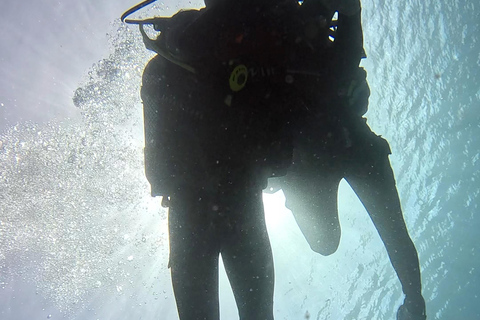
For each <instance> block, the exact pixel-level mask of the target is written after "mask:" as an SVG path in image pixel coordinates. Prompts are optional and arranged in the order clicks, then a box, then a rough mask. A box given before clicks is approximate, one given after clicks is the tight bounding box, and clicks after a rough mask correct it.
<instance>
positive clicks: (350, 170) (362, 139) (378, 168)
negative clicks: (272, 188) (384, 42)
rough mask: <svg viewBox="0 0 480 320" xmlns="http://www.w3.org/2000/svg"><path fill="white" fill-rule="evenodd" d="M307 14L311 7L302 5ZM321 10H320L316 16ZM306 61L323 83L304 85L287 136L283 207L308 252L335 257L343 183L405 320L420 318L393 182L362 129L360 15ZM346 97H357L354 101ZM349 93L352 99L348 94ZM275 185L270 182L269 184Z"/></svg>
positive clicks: (383, 156)
mask: <svg viewBox="0 0 480 320" xmlns="http://www.w3.org/2000/svg"><path fill="white" fill-rule="evenodd" d="M307 5H308V6H309V8H308V11H309V12H311V11H312V9H313V10H315V9H314V8H315V6H317V5H318V2H315V1H311V0H310V1H305V2H304V6H307ZM318 9H321V8H318ZM325 51H326V53H325V52H324V53H322V54H319V55H318V56H317V58H312V59H311V60H307V61H312V60H313V61H316V59H320V61H318V62H314V63H313V64H312V65H313V66H315V65H320V66H322V59H324V58H325V57H326V58H327V59H329V61H330V62H331V64H330V65H328V66H325V69H326V71H325V72H326V74H327V75H326V76H324V77H323V78H322V77H316V76H312V77H311V79H310V80H311V81H310V82H309V81H308V80H304V83H305V89H304V90H305V91H306V92H308V94H307V95H308V97H309V100H307V102H306V105H307V106H308V110H307V111H306V112H303V113H302V114H301V116H300V119H299V120H297V122H298V123H299V125H298V127H297V130H296V131H295V134H294V159H293V164H292V166H291V167H290V168H289V170H288V174H287V176H286V177H285V178H280V179H279V180H280V183H281V188H282V189H283V191H284V193H285V196H286V206H287V207H288V208H289V209H291V210H292V213H293V215H294V217H295V219H296V221H297V223H298V225H299V227H300V229H301V230H302V232H303V234H304V236H305V238H306V239H307V241H308V243H309V245H310V246H311V248H312V249H313V250H314V251H316V252H318V253H320V254H323V255H329V254H332V253H334V252H335V251H336V250H337V247H338V245H339V241H340V235H341V230H340V224H339V220H338V207H337V192H338V185H339V183H340V181H341V179H343V178H345V179H346V180H347V182H348V183H349V184H350V186H351V187H352V188H353V190H354V191H355V193H356V194H357V196H358V197H359V198H360V200H361V202H362V203H363V205H364V206H365V208H366V210H367V212H368V214H369V215H370V218H371V219H372V221H373V223H374V225H375V227H376V229H377V231H378V233H379V235H380V237H381V239H382V241H383V243H384V244H385V247H386V249H387V252H388V255H389V257H390V260H391V262H392V265H393V267H394V269H395V271H396V272H397V274H398V277H399V280H400V282H401V284H402V289H403V292H404V293H405V295H406V302H407V303H409V304H410V305H409V306H408V307H409V308H410V309H411V310H412V312H414V313H415V314H422V312H423V313H424V310H425V303H424V301H423V298H422V296H421V280H420V268H419V261H418V256H417V251H416V249H415V246H414V244H413V242H412V240H411V238H410V236H409V234H408V232H407V228H406V225H405V221H404V218H403V214H402V209H401V205H400V200H399V197H398V193H397V189H396V183H395V179H394V174H393V171H392V168H391V165H390V162H389V160H388V155H389V154H390V153H391V151H390V147H389V145H388V142H387V141H386V140H385V139H383V138H382V137H380V136H378V135H376V134H375V133H374V132H372V131H371V129H370V128H369V127H368V125H367V123H366V119H365V118H363V117H362V116H363V114H364V113H365V112H366V110H367V106H368V96H369V94H370V90H369V88H368V85H367V82H366V73H365V71H364V70H363V69H361V68H359V67H358V64H359V61H360V59H361V58H362V55H363V36H362V28H361V17H360V13H358V14H357V15H355V16H352V17H347V16H344V15H341V14H340V15H339V18H338V29H337V32H336V35H335V41H334V43H333V45H332V46H331V47H329V48H327V49H326V50H325ZM352 89H355V90H359V94H358V95H355V94H353V92H352ZM355 90H354V91H355ZM277 183H278V181H277Z"/></svg>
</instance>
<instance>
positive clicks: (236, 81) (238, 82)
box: [230, 64, 248, 92]
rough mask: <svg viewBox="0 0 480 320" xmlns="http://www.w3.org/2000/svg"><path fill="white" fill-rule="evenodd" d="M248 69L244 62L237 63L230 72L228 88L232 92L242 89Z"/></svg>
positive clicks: (245, 82)
mask: <svg viewBox="0 0 480 320" xmlns="http://www.w3.org/2000/svg"><path fill="white" fill-rule="evenodd" d="M247 79H248V69H247V67H246V66H245V65H244V64H241V65H238V66H236V67H235V69H233V71H232V73H231V74H230V89H232V91H234V92H238V91H240V90H242V89H243V88H244V87H245V85H246V84H247Z"/></svg>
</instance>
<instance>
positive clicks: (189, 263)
mask: <svg viewBox="0 0 480 320" xmlns="http://www.w3.org/2000/svg"><path fill="white" fill-rule="evenodd" d="M198 199H199V197H193V196H192V197H176V196H172V197H171V201H170V209H169V214H168V223H169V237H170V269H171V275H172V284H173V290H174V294H175V300H176V302H177V309H178V314H179V317H180V319H181V320H197V319H198V320H200V319H201V320H203V319H207V320H211V319H212V320H218V319H219V317H220V313H219V301H218V256H219V244H218V240H217V239H216V236H215V232H214V228H213V227H212V223H211V221H209V219H208V217H209V214H208V211H207V210H208V208H207V206H206V205H204V204H203V203H202V201H198Z"/></svg>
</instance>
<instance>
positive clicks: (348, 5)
mask: <svg viewBox="0 0 480 320" xmlns="http://www.w3.org/2000/svg"><path fill="white" fill-rule="evenodd" d="M321 1H322V2H323V3H324V4H325V5H326V6H327V7H328V8H329V9H332V10H335V11H338V12H339V13H341V14H344V15H346V16H353V15H354V14H356V13H358V12H359V11H360V8H361V4H360V0H321Z"/></svg>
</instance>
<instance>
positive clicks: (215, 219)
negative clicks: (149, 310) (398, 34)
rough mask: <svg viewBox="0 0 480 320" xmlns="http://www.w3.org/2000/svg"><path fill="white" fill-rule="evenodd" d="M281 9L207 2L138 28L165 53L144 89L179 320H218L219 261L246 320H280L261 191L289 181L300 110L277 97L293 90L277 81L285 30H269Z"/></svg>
mask: <svg viewBox="0 0 480 320" xmlns="http://www.w3.org/2000/svg"><path fill="white" fill-rule="evenodd" d="M273 2H274V1H264V2H254V1H251V2H250V3H248V4H245V3H237V2H236V1H224V2H221V1H207V3H206V4H207V6H206V8H204V9H202V10H186V11H180V12H179V13H177V14H176V15H174V16H173V17H172V18H153V19H149V20H144V21H135V20H128V22H131V23H138V24H139V25H140V31H141V33H142V35H143V38H144V42H145V44H146V46H147V48H149V49H151V50H153V51H155V52H156V53H157V55H156V56H155V57H154V58H153V59H152V60H151V61H150V62H149V63H148V64H147V66H146V68H145V70H144V73H143V80H142V88H141V97H142V101H143V109H144V128H145V150H144V154H145V171H146V176H147V179H148V181H149V182H150V184H151V193H152V196H162V197H163V199H162V205H164V206H168V207H169V212H168V226H169V240H170V261H169V266H170V269H171V277H172V284H173V289H174V294H175V300H176V303H177V309H178V314H179V317H180V319H187V320H195V319H212V320H215V319H219V301H218V262H219V261H218V259H219V255H220V254H221V256H222V260H223V263H224V266H225V270H226V272H227V276H228V279H229V281H230V284H231V286H232V290H233V293H234V296H235V300H236V303H237V308H238V312H239V315H240V319H245V320H271V319H273V288H274V270H273V258H272V252H271V247H270V242H269V238H268V234H267V229H266V225H265V217H264V211H263V210H264V209H263V203H262V190H263V189H264V188H265V187H266V185H267V178H268V177H271V176H279V175H281V174H285V173H286V167H287V166H288V165H289V164H290V163H291V156H292V146H291V139H290V138H289V137H290V136H289V133H288V132H289V131H288V130H286V125H283V124H284V123H286V121H285V118H286V114H287V113H288V112H290V109H289V108H288V107H285V108H283V111H282V107H281V106H283V105H287V103H286V102H285V101H286V100H285V99H286V98H287V97H288V95H287V94H272V93H274V92H283V90H280V89H279V87H281V86H285V84H284V83H285V81H283V78H282V81H279V83H276V81H275V79H276V76H277V73H280V71H278V68H279V66H281V64H282V63H283V61H280V60H277V56H278V54H277V49H281V48H282V45H281V42H282V41H280V42H279V41H278V40H279V39H280V40H281V34H282V30H275V32H274V31H273V30H270V29H269V28H270V26H274V25H278V23H272V21H277V20H279V19H280V18H281V17H282V14H280V13H278V14H280V16H278V15H277V13H272V10H270V8H271V3H273ZM289 4H290V5H293V7H292V6H289V7H290V8H294V9H295V8H296V3H295V2H292V1H290V2H289ZM140 7H142V5H139V6H136V8H140ZM247 9H248V10H247ZM252 10H253V12H256V16H251V12H252ZM133 11H134V10H130V11H129V12H130V13H131V12H133ZM280 11H281V12H283V15H286V13H287V12H288V10H286V9H282V10H280ZM225 12H235V13H236V14H235V18H234V19H231V18H228V16H227V15H225V14H224V13H225ZM127 15H128V13H127V14H125V15H124V16H122V20H124V19H125V18H126V16H127ZM260 16H261V17H262V18H263V19H258V18H259V17H260ZM282 18H283V17H282ZM246 20H248V21H249V23H248V24H242V21H243V22H244V21H246ZM147 23H151V24H153V25H154V28H155V29H157V30H159V31H161V33H160V35H159V36H158V38H156V39H154V40H152V39H150V38H149V37H148V36H147V34H146V32H145V30H144V24H147ZM252 27H255V32H249V31H250V28H252ZM276 31H278V32H276ZM259 39H261V40H259ZM259 43H262V46H259V45H258V44H259ZM259 48H262V49H261V50H260V53H259ZM267 61H268V63H267ZM246 65H249V66H250V67H251V68H253V69H250V70H248V69H247V67H246ZM252 70H253V71H252ZM247 78H248V81H247ZM267 78H268V81H267V80H266V79H267ZM285 92H288V90H285ZM271 106H275V112H272V110H270V109H269V107H271Z"/></svg>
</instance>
